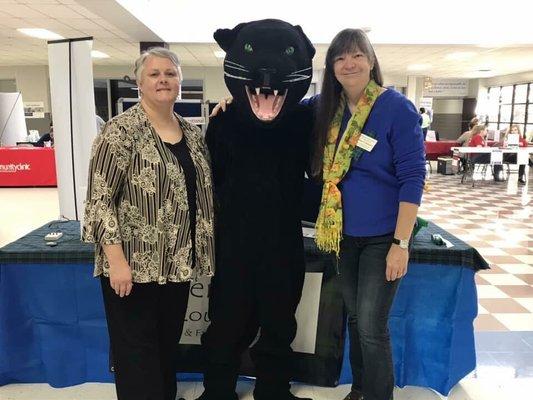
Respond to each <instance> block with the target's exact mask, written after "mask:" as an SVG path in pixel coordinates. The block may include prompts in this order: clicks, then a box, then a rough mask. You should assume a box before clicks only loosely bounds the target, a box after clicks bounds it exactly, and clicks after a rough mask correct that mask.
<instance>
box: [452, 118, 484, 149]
mask: <svg viewBox="0 0 533 400" xmlns="http://www.w3.org/2000/svg"><path fill="white" fill-rule="evenodd" d="M478 124H479V119H478V118H472V119H471V120H470V122H469V123H468V130H467V131H466V132H463V133H462V134H461V136H459V137H458V138H457V140H456V142H457V143H459V146H462V147H465V146H468V143H470V139H471V138H472V128H474V126H476V125H478Z"/></svg>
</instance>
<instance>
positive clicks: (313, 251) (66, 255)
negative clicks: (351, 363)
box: [0, 221, 489, 271]
mask: <svg viewBox="0 0 533 400" xmlns="http://www.w3.org/2000/svg"><path fill="white" fill-rule="evenodd" d="M58 231H60V232H63V236H62V237H61V238H60V239H59V240H58V245H57V246H55V247H49V246H47V245H46V242H45V240H44V236H45V235H46V234H47V233H50V232H58ZM434 233H440V234H441V236H442V237H443V238H444V239H446V240H448V241H450V242H451V243H452V244H453V245H454V246H453V247H451V248H446V247H445V246H437V245H435V244H433V243H432V242H431V235H432V234H434ZM304 246H305V253H306V258H307V259H308V261H309V260H310V259H314V258H316V257H321V256H323V254H322V253H320V252H319V250H318V249H317V248H316V246H315V243H314V240H313V239H311V238H304ZM93 260H94V246H93V245H92V244H88V243H82V242H81V241H80V223H79V222H78V221H52V222H50V223H48V224H46V225H43V226H41V227H40V228H38V229H36V230H34V231H33V232H30V233H29V234H27V235H26V236H23V237H21V238H20V239H18V240H16V241H14V242H13V243H10V244H8V245H6V246H5V247H3V248H2V249H0V263H3V264H7V263H9V264H17V263H19V264H20V263H28V264H29V263H40V262H46V263H72V262H88V263H92V262H93ZM409 261H410V262H414V263H419V264H438V265H441V264H442V265H455V266H462V267H467V268H471V269H473V270H476V271H477V270H480V269H488V268H489V266H488V264H487V262H486V261H485V260H484V259H483V257H481V255H480V254H479V253H478V252H477V250H476V249H475V248H473V247H472V246H469V245H468V244H466V243H465V242H463V241H461V240H459V239H458V238H456V237H455V236H453V235H452V234H450V233H448V232H446V231H445V230H444V229H442V228H440V227H438V226H437V225H435V224H433V223H431V222H430V223H429V225H428V227H427V228H422V229H421V230H420V232H419V233H418V235H416V237H415V241H414V244H413V248H412V250H411V257H410V259H409Z"/></svg>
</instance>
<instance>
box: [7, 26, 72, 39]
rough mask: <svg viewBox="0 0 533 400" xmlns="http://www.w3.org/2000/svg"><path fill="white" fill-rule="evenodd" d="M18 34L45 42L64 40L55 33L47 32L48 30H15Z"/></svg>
mask: <svg viewBox="0 0 533 400" xmlns="http://www.w3.org/2000/svg"><path fill="white" fill-rule="evenodd" d="M17 31H19V32H20V33H23V34H25V35H28V36H31V37H35V38H38V39H45V40H60V39H65V38H64V37H63V36H61V35H58V34H57V33H55V32H52V31H49V30H48V29H39V28H19V29H17Z"/></svg>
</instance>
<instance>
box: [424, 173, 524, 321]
mask: <svg viewBox="0 0 533 400" xmlns="http://www.w3.org/2000/svg"><path fill="white" fill-rule="evenodd" d="M531 178H532V174H530V179H531ZM460 180H461V177H460V176H459V175H453V176H444V175H440V174H436V173H433V174H431V175H430V176H429V179H428V183H429V187H430V189H429V192H428V193H426V194H424V198H423V200H422V206H421V208H420V212H419V215H420V216H421V217H422V218H425V219H428V220H430V221H432V222H434V223H436V224H437V225H439V226H441V227H442V228H444V229H446V230H447V231H448V232H450V233H452V234H453V235H455V236H457V237H458V238H460V239H461V240H463V241H465V242H467V243H469V244H470V245H472V246H474V247H475V248H476V249H477V250H478V251H479V253H480V254H481V255H482V256H483V257H484V258H485V259H486V260H487V261H488V263H489V264H490V265H491V269H490V270H487V271H480V272H479V273H477V274H476V284H477V291H478V299H479V314H478V317H477V318H476V320H475V329H476V330H477V331H533V201H531V198H532V197H533V188H531V187H529V188H527V187H525V186H518V193H517V194H514V195H511V194H507V182H494V181H492V180H486V181H481V182H479V183H478V182H476V186H475V187H474V188H472V186H471V185H470V184H466V183H465V184H461V183H460Z"/></svg>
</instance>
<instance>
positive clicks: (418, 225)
mask: <svg viewBox="0 0 533 400" xmlns="http://www.w3.org/2000/svg"><path fill="white" fill-rule="evenodd" d="M426 226H428V222H427V221H426V220H425V219H424V218H420V217H416V222H415V227H414V230H413V236H416V234H417V233H418V232H420V229H422V228H423V227H426Z"/></svg>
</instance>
